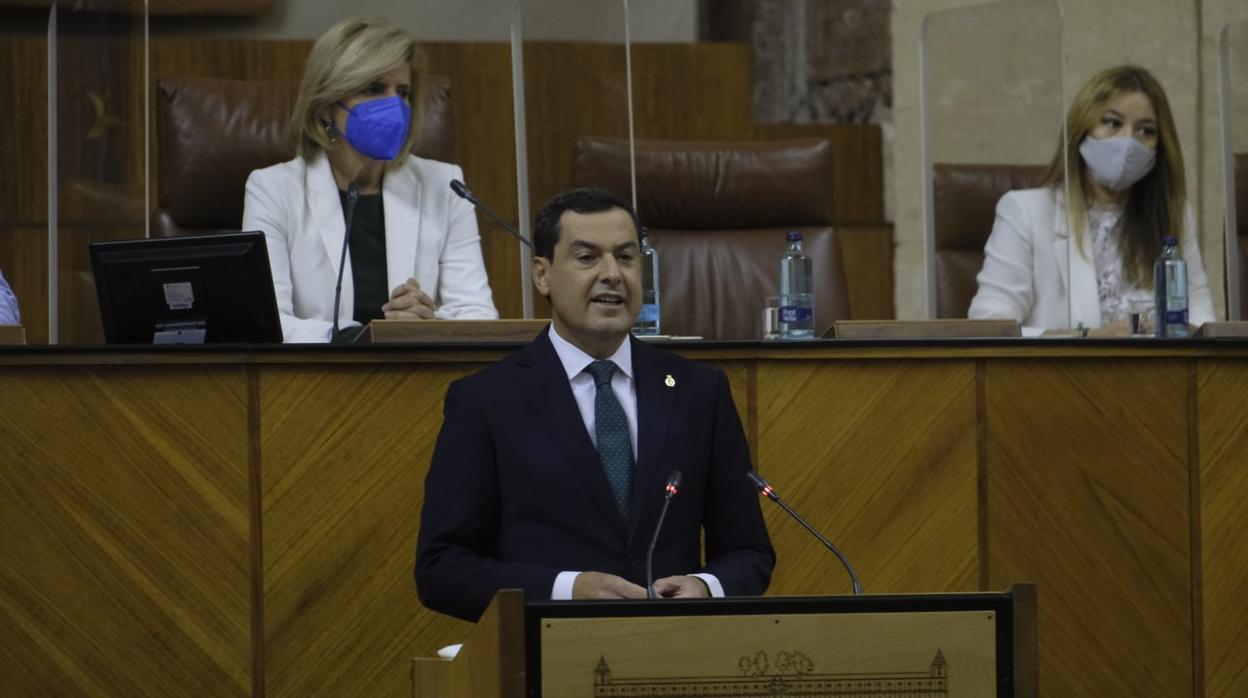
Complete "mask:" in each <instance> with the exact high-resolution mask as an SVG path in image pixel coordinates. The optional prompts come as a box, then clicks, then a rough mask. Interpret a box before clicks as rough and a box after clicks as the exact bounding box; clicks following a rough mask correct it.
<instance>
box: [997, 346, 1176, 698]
mask: <svg viewBox="0 0 1248 698" xmlns="http://www.w3.org/2000/svg"><path fill="white" fill-rule="evenodd" d="M985 384H986V387H985V391H986V429H987V447H986V457H987V463H986V473H987V483H988V492H987V520H988V548H989V549H988V553H989V578H988V586H990V587H994V588H1002V587H1004V586H1006V585H1008V584H1009V583H1011V582H1013V581H1017V580H1030V581H1035V582H1037V583H1038V585H1039V608H1038V626H1039V633H1040V636H1039V643H1040V676H1041V677H1043V678H1042V679H1041V681H1040V691H1041V695H1043V696H1050V697H1053V698H1057V697H1059V696H1060V697H1062V698H1066V697H1068V696H1158V697H1161V696H1167V697H1170V696H1184V695H1191V694H1192V687H1193V683H1192V681H1193V670H1192V655H1193V647H1192V641H1193V636H1192V632H1193V631H1192V586H1191V571H1192V570H1191V566H1192V556H1191V550H1190V533H1189V531H1190V528H1189V526H1190V524H1191V521H1190V519H1189V515H1188V512H1189V509H1188V507H1189V499H1190V480H1189V463H1188V446H1189V444H1188V411H1187V400H1188V381H1187V368H1186V363H1185V362H1183V361H1178V360H1155V361H1153V360H1140V361H1130V362H1121V361H1107V360H1086V359H1085V360H1079V359H1070V360H1065V361H1049V360H1035V361H1009V360H1002V361H993V362H989V363H988V365H987V368H986V377H985Z"/></svg>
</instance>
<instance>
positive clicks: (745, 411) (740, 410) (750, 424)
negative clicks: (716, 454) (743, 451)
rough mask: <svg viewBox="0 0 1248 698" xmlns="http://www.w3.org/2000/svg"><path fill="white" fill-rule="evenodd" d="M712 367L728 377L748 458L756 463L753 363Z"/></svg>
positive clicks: (756, 435)
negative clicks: (747, 450)
mask: <svg viewBox="0 0 1248 698" xmlns="http://www.w3.org/2000/svg"><path fill="white" fill-rule="evenodd" d="M713 365H714V366H715V367H716V368H718V369H720V370H721V371H723V372H724V375H725V376H727V377H728V388H729V390H731V391H732V402H733V404H734V405H736V407H737V416H738V417H740V418H741V426H742V427H743V428H744V429H745V437H746V438H747V439H749V442H750V458H751V459H752V460H753V461H754V462H755V463H757V462H758V448H757V444H758V438H757V437H758V424H757V421H758V420H757V417H758V415H757V411H756V409H755V407H754V404H753V403H754V394H753V389H752V387H751V386H752V381H753V378H754V363H753V362H752V361H717V362H714V363H713Z"/></svg>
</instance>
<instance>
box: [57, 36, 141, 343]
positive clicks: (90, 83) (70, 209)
mask: <svg viewBox="0 0 1248 698" xmlns="http://www.w3.org/2000/svg"><path fill="white" fill-rule="evenodd" d="M57 22H58V30H59V39H58V41H57V70H56V80H57V96H56V99H57V106H56V109H57V124H56V137H57V148H58V151H57V186H58V192H57V203H56V205H57V216H58V226H59V239H58V255H59V259H60V263H59V265H58V268H57V271H58V274H57V277H58V278H57V295H58V317H57V326H58V331H59V339H58V341H59V342H60V343H62V344H89V343H97V342H99V341H100V340H101V338H102V336H103V335H102V332H101V331H100V318H99V312H98V308H97V307H96V303H94V302H89V303H88V302H84V301H85V300H86V299H93V298H94V297H95V293H94V277H93V275H92V274H91V271H90V264H89V263H86V264H84V263H83V260H85V259H87V250H86V245H87V243H89V242H91V241H93V240H101V239H118V238H121V239H126V238H129V239H134V238H141V237H143V235H144V230H145V229H144V220H145V204H146V201H145V196H146V187H145V184H144V183H145V179H144V177H145V174H146V172H145V162H144V160H145V153H146V150H145V147H146V141H145V133H144V128H145V125H146V118H145V114H146V112H145V106H146V105H145V103H144V97H145V91H144V90H145V84H144V82H143V76H144V69H145V66H144V61H145V57H146V56H145V52H144V42H143V25H142V22H141V20H140V19H139V18H138V17H136V16H128V15H126V14H124V13H117V14H113V13H105V12H95V11H88V12H81V13H79V12H71V11H62V12H60V13H58V19H57ZM119 230H120V231H122V232H121V233H120V234H117V232H116V231H119Z"/></svg>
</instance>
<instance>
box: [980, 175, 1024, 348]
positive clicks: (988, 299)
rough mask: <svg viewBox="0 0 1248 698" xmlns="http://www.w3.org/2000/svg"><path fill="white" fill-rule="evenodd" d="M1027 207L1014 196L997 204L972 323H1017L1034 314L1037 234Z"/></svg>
mask: <svg viewBox="0 0 1248 698" xmlns="http://www.w3.org/2000/svg"><path fill="white" fill-rule="evenodd" d="M1030 228H1031V221H1030V217H1029V216H1028V214H1027V209H1026V206H1025V205H1024V204H1023V202H1022V200H1021V199H1020V198H1019V197H1018V196H1016V195H1014V193H1013V192H1010V193H1007V194H1006V195H1005V196H1003V197H1001V200H1000V201H998V202H997V218H996V221H995V222H994V223H993V225H992V234H991V235H989V236H988V243H987V244H986V245H984V266H983V268H982V269H980V271H979V275H978V276H976V277H975V281H976V282H977V283H978V284H979V290H978V291H976V293H975V298H973V299H972V300H971V308H970V311H969V312H968V313H967V315H968V317H970V319H972V320H988V319H992V320H1017V321H1018V322H1020V323H1021V322H1023V321H1024V320H1025V319H1026V318H1027V317H1028V315H1030V314H1031V307H1032V303H1033V302H1034V301H1035V279H1034V278H1033V272H1032V270H1033V269H1034V268H1035V264H1034V259H1033V255H1034V250H1033V247H1032V241H1033V239H1034V237H1035V236H1034V233H1033V231H1032V230H1031V229H1030Z"/></svg>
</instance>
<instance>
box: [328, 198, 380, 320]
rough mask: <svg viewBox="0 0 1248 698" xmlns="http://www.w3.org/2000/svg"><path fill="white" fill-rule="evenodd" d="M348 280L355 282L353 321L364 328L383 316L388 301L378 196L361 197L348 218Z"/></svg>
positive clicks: (345, 209)
mask: <svg viewBox="0 0 1248 698" xmlns="http://www.w3.org/2000/svg"><path fill="white" fill-rule="evenodd" d="M338 198H339V200H340V201H342V215H343V217H344V218H345V217H346V215H347V193H346V192H345V191H341V190H339V192H338ZM347 245H348V246H349V247H350V248H351V276H352V278H353V279H354V280H355V321H356V322H358V323H360V324H362V325H367V324H368V322H369V321H370V320H376V319H378V318H380V317H381V316H382V315H383V314H384V313H382V312H381V306H383V305H385V303H386V301H388V300H390V291H389V289H388V288H387V286H388V284H387V282H386V216H385V211H384V210H382V204H381V194H361V195H360V197H359V198H358V199H357V200H356V202H355V212H354V213H353V214H352V218H351V237H350V238H348V240H347Z"/></svg>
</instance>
